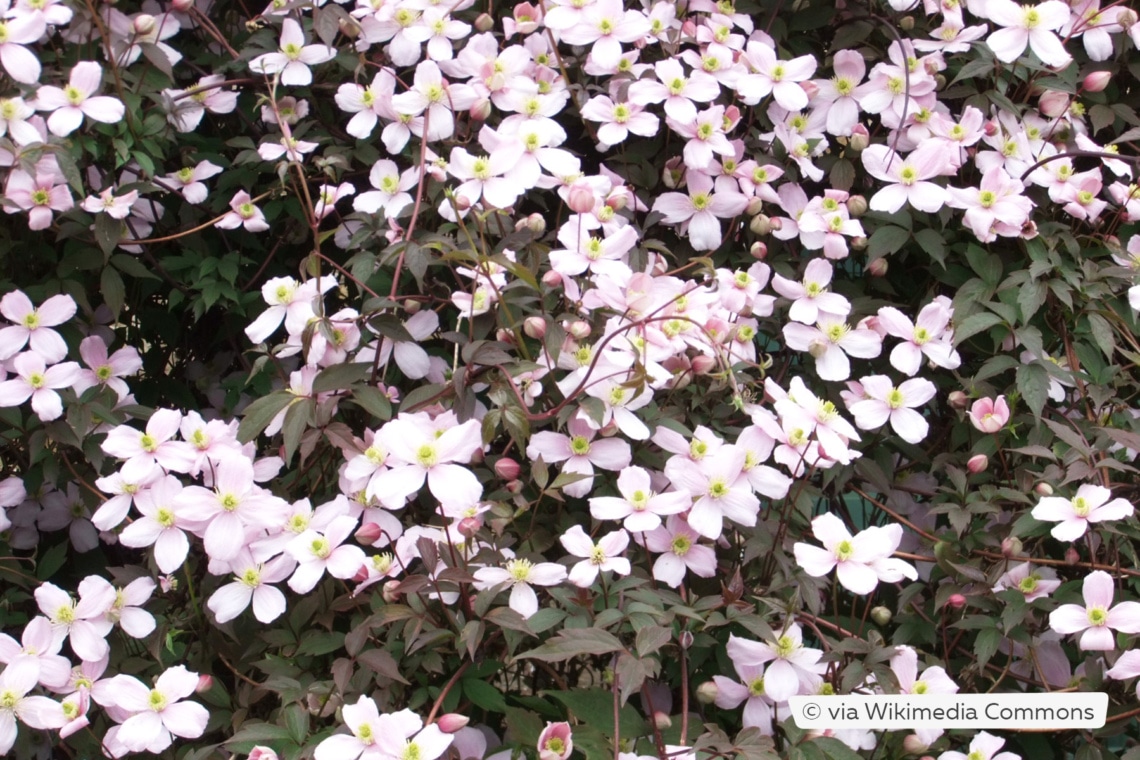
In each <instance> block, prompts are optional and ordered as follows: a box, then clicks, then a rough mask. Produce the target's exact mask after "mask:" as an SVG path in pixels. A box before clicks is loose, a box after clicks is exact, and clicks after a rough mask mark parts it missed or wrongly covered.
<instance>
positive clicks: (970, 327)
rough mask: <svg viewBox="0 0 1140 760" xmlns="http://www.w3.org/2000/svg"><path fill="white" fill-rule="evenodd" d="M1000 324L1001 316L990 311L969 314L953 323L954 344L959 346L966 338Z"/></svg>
mask: <svg viewBox="0 0 1140 760" xmlns="http://www.w3.org/2000/svg"><path fill="white" fill-rule="evenodd" d="M999 324H1001V317H999V316H998V315H997V314H994V313H993V312H991V311H982V312H978V313H977V314H971V315H970V316H968V317H966V318H965V319H963V320H962V321H961V322H959V323H958V324H956V325H954V345H956V346H960V345H962V343H963V342H965V341H966V340H967V339H968V338H972V337H973V336H975V335H977V334H978V333H980V332H982V331H983V330H988V329H990V328H991V327H993V326H994V325H999Z"/></svg>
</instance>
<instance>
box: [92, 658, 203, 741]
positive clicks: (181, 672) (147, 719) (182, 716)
mask: <svg viewBox="0 0 1140 760" xmlns="http://www.w3.org/2000/svg"><path fill="white" fill-rule="evenodd" d="M109 686H112V687H113V689H110V690H109V691H111V692H112V693H113V694H114V700H115V706H116V707H118V708H120V709H122V710H125V711H127V712H128V713H131V716H130V717H129V718H127V719H126V720H125V721H123V723H122V725H121V726H120V727H119V731H118V732H117V734H116V738H117V740H118V741H119V742H121V743H122V744H123V745H124V746H126V747H127V748H128V749H130V750H131V751H132V752H144V751H145V752H151V753H159V752H162V751H163V750H165V749H166V748H167V747H169V746H170V744H171V741H172V740H173V737H172V734H173V736H178V737H181V738H183V739H196V738H198V737H199V736H201V735H202V733H203V732H204V731H205V730H206V722H207V721H208V720H209V718H210V714H209V712H207V711H206V708H205V707H202V705H200V704H198V703H197V702H184V701H182V700H184V699H185V698H186V697H188V696H190V695H191V694H193V693H194V691H195V689H197V687H198V674H197V673H192V672H190V671H189V670H187V669H186V668H185V666H183V665H179V666H177V667H173V668H169V669H167V670H166V672H164V673H163V674H162V675H160V676H159V677H158V680H157V681H156V682H155V684H154V688H153V689H151V688H148V687H147V686H145V685H144V684H143V683H142V681H139V680H138V679H137V678H133V677H131V676H126V675H118V676H115V677H114V678H112V679H111V680H110V684H109Z"/></svg>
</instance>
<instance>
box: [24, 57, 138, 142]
mask: <svg viewBox="0 0 1140 760" xmlns="http://www.w3.org/2000/svg"><path fill="white" fill-rule="evenodd" d="M102 84H103V67H102V66H100V65H99V64H97V63H95V62H93V61H80V62H79V63H77V64H75V68H73V69H72V70H71V80H70V83H69V84H68V85H67V87H64V88H63V89H60V88H59V87H53V86H50V85H47V86H44V87H41V88H40V89H38V90H36V110H38V111H51V112H52V114H51V116H49V117H48V121H47V124H48V129H50V130H51V133H52V134H53V135H58V136H59V137H67V136H68V135H70V134H71V133H72V132H74V131H75V130H77V129H79V125H80V124H82V123H83V117H84V116H86V117H87V118H88V119H92V120H94V121H99V122H103V123H105V124H114V123H115V122H117V121H120V120H121V119H122V118H123V115H124V114H125V113H126V110H127V109H126V108H125V107H124V106H123V104H122V103H121V102H120V101H119V100H118V98H112V97H108V96H106V95H101V96H95V93H96V92H98V91H99V88H100V86H102Z"/></svg>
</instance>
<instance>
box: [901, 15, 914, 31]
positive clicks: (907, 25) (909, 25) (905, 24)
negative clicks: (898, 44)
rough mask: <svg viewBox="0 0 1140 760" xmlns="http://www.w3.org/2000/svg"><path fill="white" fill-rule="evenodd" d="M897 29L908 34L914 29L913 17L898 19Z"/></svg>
mask: <svg viewBox="0 0 1140 760" xmlns="http://www.w3.org/2000/svg"><path fill="white" fill-rule="evenodd" d="M899 29H902V30H903V31H904V32H909V31H910V30H911V29H914V16H903V17H902V18H900V19H899Z"/></svg>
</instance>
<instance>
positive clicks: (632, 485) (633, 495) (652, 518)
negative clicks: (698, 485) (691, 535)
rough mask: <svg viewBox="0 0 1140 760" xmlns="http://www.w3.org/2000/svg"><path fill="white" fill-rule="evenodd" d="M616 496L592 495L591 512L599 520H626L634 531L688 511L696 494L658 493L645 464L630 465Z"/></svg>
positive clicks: (621, 476) (639, 531)
mask: <svg viewBox="0 0 1140 760" xmlns="http://www.w3.org/2000/svg"><path fill="white" fill-rule="evenodd" d="M617 487H618V491H619V492H620V493H621V495H622V498H618V497H616V496H596V497H594V498H591V499H590V514H591V515H593V517H594V519H596V520H623V521H624V522H623V525H624V526H625V529H626V530H628V531H629V532H630V533H643V532H645V531H649V530H653V529H654V528H657V527H660V525H661V518H662V517H667V516H668V515H675V514H678V513H680V512H684V511H685V510H687V509H688V508H689V507H691V506H692V504H693V497H692V496H690V495H689V494H688V493H686V492H684V491H666V492H665V493H654V491H653V488H652V484H651V482H650V478H649V473H648V472H647V471H646V470H645V469H644V468H642V467H636V466H635V467H626V468H625V469H623V470H622V471H621V473H620V474H619V475H618V478H617Z"/></svg>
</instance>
